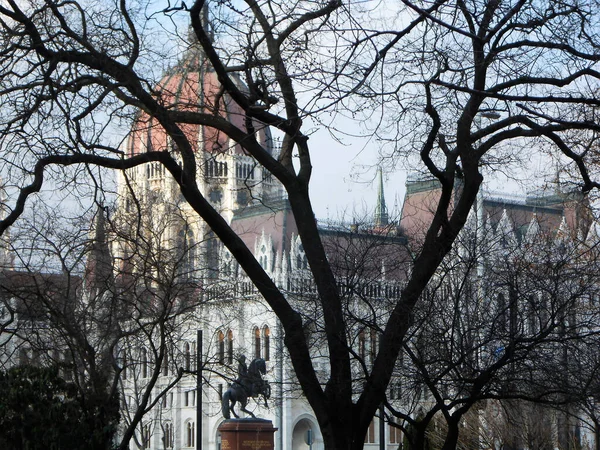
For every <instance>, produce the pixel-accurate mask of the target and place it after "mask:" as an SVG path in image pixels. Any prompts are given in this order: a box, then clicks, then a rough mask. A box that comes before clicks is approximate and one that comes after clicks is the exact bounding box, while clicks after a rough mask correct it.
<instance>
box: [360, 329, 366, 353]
mask: <svg viewBox="0 0 600 450" xmlns="http://www.w3.org/2000/svg"><path fill="white" fill-rule="evenodd" d="M365 344H366V343H365V330H360V332H359V333H358V357H359V358H360V359H361V361H364V360H365V347H366V345H365Z"/></svg>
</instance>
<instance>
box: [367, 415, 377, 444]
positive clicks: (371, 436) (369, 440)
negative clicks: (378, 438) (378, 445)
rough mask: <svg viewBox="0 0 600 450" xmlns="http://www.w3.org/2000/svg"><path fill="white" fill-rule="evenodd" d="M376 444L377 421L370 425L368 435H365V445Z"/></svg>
mask: <svg viewBox="0 0 600 450" xmlns="http://www.w3.org/2000/svg"><path fill="white" fill-rule="evenodd" d="M374 443H375V419H373V420H371V423H370V424H369V429H368V430H367V434H366V435H365V444H374Z"/></svg>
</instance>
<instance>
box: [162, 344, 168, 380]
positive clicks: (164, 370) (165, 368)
mask: <svg viewBox="0 0 600 450" xmlns="http://www.w3.org/2000/svg"><path fill="white" fill-rule="evenodd" d="M162 374H163V376H165V377H166V376H167V375H169V354H168V353H167V352H166V350H165V354H164V355H163V363H162Z"/></svg>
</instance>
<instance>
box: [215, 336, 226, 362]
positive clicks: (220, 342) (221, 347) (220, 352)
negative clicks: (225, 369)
mask: <svg viewBox="0 0 600 450" xmlns="http://www.w3.org/2000/svg"><path fill="white" fill-rule="evenodd" d="M217 357H218V359H219V364H225V335H224V334H223V332H222V331H219V332H218V333H217Z"/></svg>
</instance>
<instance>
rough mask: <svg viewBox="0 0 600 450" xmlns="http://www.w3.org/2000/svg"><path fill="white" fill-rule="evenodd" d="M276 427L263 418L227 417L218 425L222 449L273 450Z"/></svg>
mask: <svg viewBox="0 0 600 450" xmlns="http://www.w3.org/2000/svg"><path fill="white" fill-rule="evenodd" d="M275 431H277V428H274V427H273V422H271V421H270V420H265V419H255V418H247V419H229V420H226V421H225V422H223V423H222V424H221V425H219V432H220V433H221V449H222V450H273V448H274V447H275V444H274V439H273V434H274V433H275Z"/></svg>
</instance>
